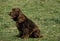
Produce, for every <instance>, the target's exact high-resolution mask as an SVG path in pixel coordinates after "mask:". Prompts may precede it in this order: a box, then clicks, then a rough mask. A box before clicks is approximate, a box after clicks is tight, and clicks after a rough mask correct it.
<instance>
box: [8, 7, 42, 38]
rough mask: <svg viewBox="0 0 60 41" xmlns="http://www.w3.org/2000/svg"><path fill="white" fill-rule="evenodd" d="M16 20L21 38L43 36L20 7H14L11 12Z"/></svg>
mask: <svg viewBox="0 0 60 41" xmlns="http://www.w3.org/2000/svg"><path fill="white" fill-rule="evenodd" d="M9 15H10V16H11V17H12V19H13V20H14V21H16V25H17V28H18V31H19V37H21V38H27V37H31V38H39V37H42V36H41V34H40V30H39V28H38V27H37V26H36V25H35V23H34V22H32V21H31V20H30V19H28V18H27V17H26V16H25V15H24V14H23V13H22V12H21V10H20V9H19V8H13V9H12V11H11V12H10V14H9Z"/></svg>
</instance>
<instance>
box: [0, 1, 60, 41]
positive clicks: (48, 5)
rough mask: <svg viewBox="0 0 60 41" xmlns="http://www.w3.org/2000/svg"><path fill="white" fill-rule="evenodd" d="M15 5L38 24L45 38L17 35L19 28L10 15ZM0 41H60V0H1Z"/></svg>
mask: <svg viewBox="0 0 60 41" xmlns="http://www.w3.org/2000/svg"><path fill="white" fill-rule="evenodd" d="M14 7H18V8H20V9H21V10H22V12H23V13H24V14H25V15H26V16H27V17H28V18H29V19H31V20H32V21H34V22H35V23H36V24H37V25H38V27H39V28H40V30H41V33H42V35H43V38H40V39H32V38H29V39H20V38H18V37H15V35H17V34H18V30H17V28H16V26H15V22H14V21H13V20H12V19H11V18H10V16H9V15H8V14H9V13H8V12H9V11H11V9H12V8H14ZM0 41H60V0H0Z"/></svg>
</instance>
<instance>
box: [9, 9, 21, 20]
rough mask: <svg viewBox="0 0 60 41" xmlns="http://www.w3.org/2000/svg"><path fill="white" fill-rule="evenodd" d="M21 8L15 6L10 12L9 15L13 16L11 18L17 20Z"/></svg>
mask: <svg viewBox="0 0 60 41" xmlns="http://www.w3.org/2000/svg"><path fill="white" fill-rule="evenodd" d="M20 12H21V11H20V9H19V8H13V9H12V11H11V12H10V13H9V15H10V16H11V18H12V19H13V20H14V21H16V20H17V17H18V16H19V13H20Z"/></svg>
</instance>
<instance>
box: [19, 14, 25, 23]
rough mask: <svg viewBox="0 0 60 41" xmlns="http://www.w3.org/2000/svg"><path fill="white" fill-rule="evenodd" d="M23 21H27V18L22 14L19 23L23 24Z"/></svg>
mask: <svg viewBox="0 0 60 41" xmlns="http://www.w3.org/2000/svg"><path fill="white" fill-rule="evenodd" d="M23 21H25V16H24V15H23V14H20V15H19V17H18V22H19V23H22V22H23Z"/></svg>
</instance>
